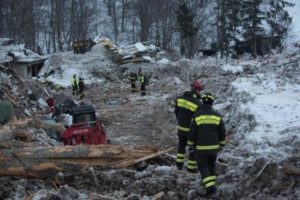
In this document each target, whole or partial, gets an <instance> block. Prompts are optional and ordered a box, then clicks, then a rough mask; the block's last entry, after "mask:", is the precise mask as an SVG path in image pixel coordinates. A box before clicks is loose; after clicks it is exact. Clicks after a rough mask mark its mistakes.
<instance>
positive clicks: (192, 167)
mask: <svg viewBox="0 0 300 200" xmlns="http://www.w3.org/2000/svg"><path fill="white" fill-rule="evenodd" d="M187 168H188V169H196V166H194V165H188V166H187Z"/></svg>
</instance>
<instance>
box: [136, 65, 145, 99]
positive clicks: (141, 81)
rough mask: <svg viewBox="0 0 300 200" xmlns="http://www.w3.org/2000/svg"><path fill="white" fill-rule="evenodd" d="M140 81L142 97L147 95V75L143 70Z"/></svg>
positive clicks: (140, 72)
mask: <svg viewBox="0 0 300 200" xmlns="http://www.w3.org/2000/svg"><path fill="white" fill-rule="evenodd" d="M138 76H139V81H140V83H141V96H145V95H146V83H145V75H144V74H143V71H142V68H140V69H139V74H138Z"/></svg>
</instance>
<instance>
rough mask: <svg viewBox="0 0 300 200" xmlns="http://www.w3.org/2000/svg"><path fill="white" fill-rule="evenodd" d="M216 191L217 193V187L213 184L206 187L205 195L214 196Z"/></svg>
mask: <svg viewBox="0 0 300 200" xmlns="http://www.w3.org/2000/svg"><path fill="white" fill-rule="evenodd" d="M216 193H217V187H216V186H211V187H208V188H206V193H205V194H204V196H206V197H211V196H214V195H215V194H216Z"/></svg>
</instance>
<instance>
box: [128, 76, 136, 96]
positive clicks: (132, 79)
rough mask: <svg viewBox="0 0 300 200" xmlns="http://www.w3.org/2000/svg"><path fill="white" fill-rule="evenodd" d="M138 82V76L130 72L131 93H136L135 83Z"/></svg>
mask: <svg viewBox="0 0 300 200" xmlns="http://www.w3.org/2000/svg"><path fill="white" fill-rule="evenodd" d="M136 81H137V75H136V73H134V72H133V71H131V72H130V74H129V82H130V84H131V92H136V91H137V89H136V85H135V82H136Z"/></svg>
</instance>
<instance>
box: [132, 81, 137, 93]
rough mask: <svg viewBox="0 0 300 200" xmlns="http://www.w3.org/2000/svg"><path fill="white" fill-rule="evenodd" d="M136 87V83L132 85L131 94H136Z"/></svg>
mask: <svg viewBox="0 0 300 200" xmlns="http://www.w3.org/2000/svg"><path fill="white" fill-rule="evenodd" d="M136 91H137V90H136V86H135V82H132V83H131V92H136Z"/></svg>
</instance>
